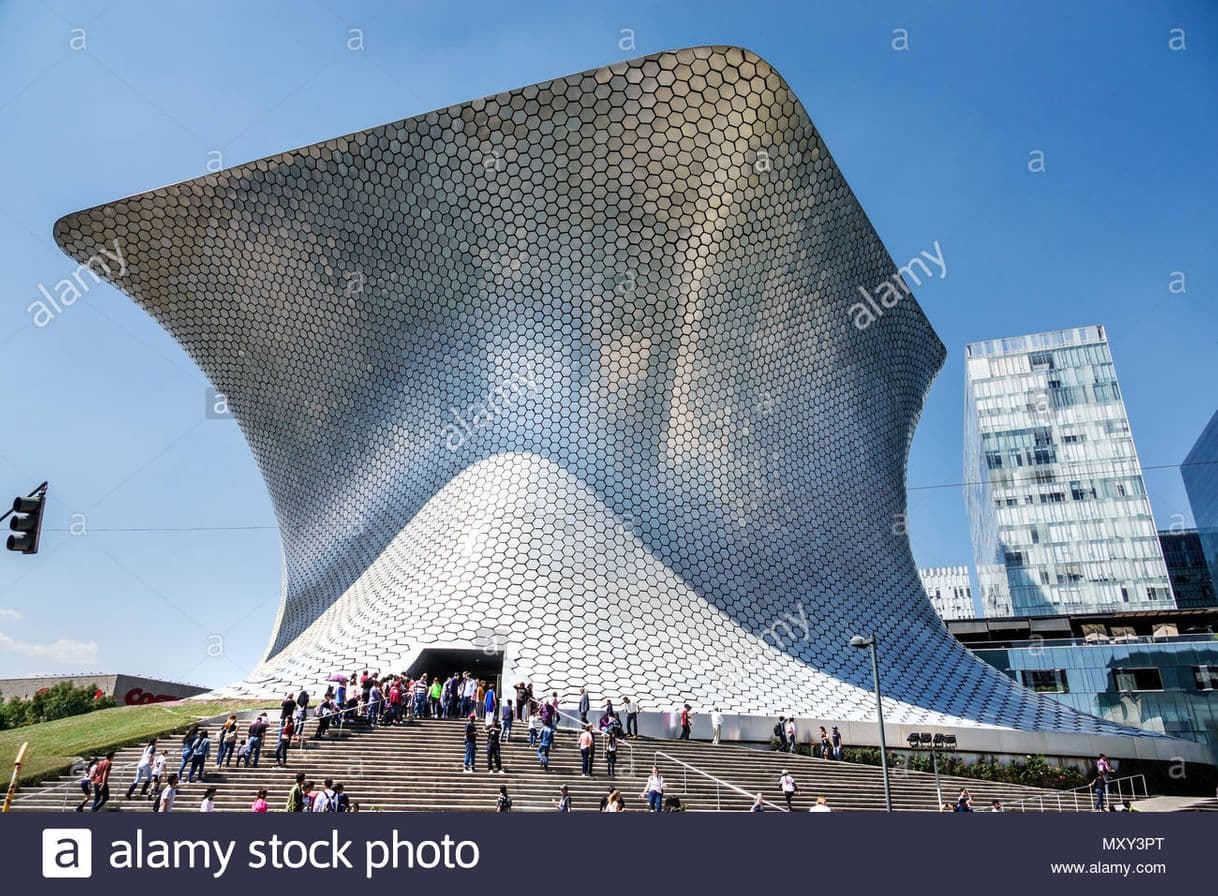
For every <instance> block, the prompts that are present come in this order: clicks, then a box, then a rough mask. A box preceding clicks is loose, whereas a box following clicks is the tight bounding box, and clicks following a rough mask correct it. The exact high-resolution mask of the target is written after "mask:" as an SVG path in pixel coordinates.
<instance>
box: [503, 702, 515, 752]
mask: <svg viewBox="0 0 1218 896" xmlns="http://www.w3.org/2000/svg"><path fill="white" fill-rule="evenodd" d="M500 715H501V716H502V717H503V741H504V743H507V742H508V741H509V740H511V739H512V719H514V718H515V716H516V713H515V711H514V710H513V709H512V701H511V700H504V701H503V712H501V713H500Z"/></svg>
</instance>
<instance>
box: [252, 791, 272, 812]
mask: <svg viewBox="0 0 1218 896" xmlns="http://www.w3.org/2000/svg"><path fill="white" fill-rule="evenodd" d="M266 793H267V792H266V790H265V789H263V790H259V791H258V794H257V796H255V797H254V802H253V805H251V806H250V811H251V812H265V811H267V809H268V808H269V807H268V806H267V804H266Z"/></svg>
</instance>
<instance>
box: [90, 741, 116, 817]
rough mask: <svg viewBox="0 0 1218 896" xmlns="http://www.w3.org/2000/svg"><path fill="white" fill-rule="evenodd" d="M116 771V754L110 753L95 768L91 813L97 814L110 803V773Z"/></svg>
mask: <svg viewBox="0 0 1218 896" xmlns="http://www.w3.org/2000/svg"><path fill="white" fill-rule="evenodd" d="M113 770H114V753H113V751H112V752H109V753H107V754H106V758H105V759H102V760H101V761H100V762H98V763H97V765H95V766H93V778H92V784H93V806H92V808H91V809H90V811H91V812H97V811H98V810H100V809H101V807H102V806H104V805H106V803H107V802H109V801H110V773H111V772H112V771H113Z"/></svg>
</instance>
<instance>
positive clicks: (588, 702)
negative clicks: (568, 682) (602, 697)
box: [579, 688, 592, 725]
mask: <svg viewBox="0 0 1218 896" xmlns="http://www.w3.org/2000/svg"><path fill="white" fill-rule="evenodd" d="M591 708H592V698H591V697H589V696H588V691H587V689H586V688H580V689H579V720H580V721H581V722H583V723H584V724H585V725H587V724H588V710H589V709H591Z"/></svg>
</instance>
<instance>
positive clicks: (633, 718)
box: [75, 670, 1129, 812]
mask: <svg viewBox="0 0 1218 896" xmlns="http://www.w3.org/2000/svg"><path fill="white" fill-rule="evenodd" d="M512 694H513V696H512V697H507V698H501V697H500V695H499V694H497V693H496V689H495V684H494V682H492V681H486V680H482V679H478V678H476V677H475V676H473V675H471V674H470V673H469V672H461V673H456V672H454V673H451V674H449V675H447V676H440V675H435V676H429V675H428V674H422V675H419V676H418V677H416V678H412V677H410V676H408V675H406V674H399V675H392V674H391V675H379V676H378V675H371V674H369V672H368V671H367V670H365V671H364V672H363V673H362V674H353V675H350V676H346V675H343V676H335V678H333V679H332V680H331V681H329V682H327V687H326V689H325V693H324V694H323V695H322V697H321V700H320V701H319V702H318V703H317V705H316V706H314V705H313V702H312V697H311V695H310V694H309V692H308V690H307V689H304V688H302V689H301V690H300V691H299V692H298V693H296V694H295V695H293V694H291V693H287V694H285V695H284V698H283V700H282V703H281V704H280V708H279V716H278V719H277V720H276V721H275V724H274V728H272V721H271V718H270V716H269V713H267V712H262V713H259V714H258V716H257V717H255V718H254V719H252V720H250V721H249V722H247V723H245V726H244V728H245V730H244V731H242V723H241V722H240V720H239V719H238V717H237V714H236V713H232V714H230V715H229V716H228V717H227V718H226V719H225V720H224V721H223V722H222V723H221V724H220V725H219V729H218V730H217V731H216V732H215V735H214V738H213V735H212V733H211V732H210V731H209V730H208V729H207V728H206V727H204V726H200V725H198V724H195V725H192V726H191V727H190V728H189V729H188V730H187V731H186V733H185V734H184V735H183V736H182V739H181V741H180V743H178V744H170V743H168V741H167V740H163V739H158V738H153V739H152V740H150V741H149V742H148V743H147V744H146V745H145V747H144V748H143V751H142V753H141V756H140V759H139V761H138V763H137V765H136V768H135V774H134V777H133V778H132V780H131V782H130V785H129V786H128V788H127V791H126V793H125V795H124V800H132V799H136V798H139V799H141V800H148V801H151V802H152V804H153V806H152V808H153V811H158V812H168V811H171V810H173V808H174V806H175V803H176V802H177V798H178V795H179V793H180V791H181V790H182V787H183V786H184V785H186V784H194V783H195V782H196V780H197V781H198V782H200V783H202V784H205V783H206V781H207V777H208V774H209V769H210V770H211V771H215V770H219V769H221V768H231V767H232V766H233V765H234V763H235V764H236V765H237V766H238V767H245V768H250V767H253V768H258V767H259V764H260V762H261V761H262V760H263V753H264V751H267V750H268V749H269V747H270V745H271V742H272V738H273V741H274V749H273V751H270V752H269V756H270V761H272V762H273V763H274V765H275V766H277V767H281V768H286V767H287V766H288V764H289V761H290V759H291V757H292V747H293V745H299V744H300V743H301V742H302V738H303V737H304V736H305V723H306V720H307V719H309V718H310V717H312V718H314V719H316V726H315V727H314V729H313V732H312V735H311V736H312V737H313V738H320V737H324V736H325V735H326V734H327V732H328V731H329V730H330V729H331V728H332V727H345V726H355V727H365V728H369V729H371V728H377V727H380V726H386V725H399V724H403V723H405V722H408V721H411V720H415V719H428V718H436V719H463V720H464V721H465V725H464V730H463V736H462V741H463V744H462V745H463V759H462V770H463V771H464V772H465V773H466V774H473V773H474V772H476V771H477V765H478V762H477V760H478V754H479V744H480V741H481V743H482V749H481V752H482V753H483V755H484V756H485V764H486V772H487V773H488V774H499V775H502V774H504V768H503V758H502V747H503V744H504V743H506V742H508V741H510V740H511V737H512V733H513V730H514V729H516V728H517V727H521V728H523V729H524V731H523V734H522V735H521V736H522V737H525V738H527V743H528V746H529V748H530V750H535V752H536V757H537V763H538V766H539V767H540V768H541V769H542V770H543V771H549V769H550V761H551V753H552V751H553V749H554V743H555V734H556V732H557V730H558V727H559V723H560V720H561V719H562V718H563V717H564V716H566V717H567V718H568V719H569V720H570V721H571V722H573V723H576V724H577V727H578V735H577V739H576V744H577V747H578V750H579V754H580V775H581V777H586V778H593V777H595V776H596V774H597V768H598V766H597V761H598V754H601V755H602V757H603V758H602V760H601V761H602V762H603V767H604V771H605V774H606V775H607V777H608V778H609V779H610V780H613V779H616V777H617V761H618V754H619V751H620V749H621V746H622V743H623V742H624V741H625V740H627V739H629V738H632V737H637V736H638V714H639V703H638V701H637V700H633V699H631V698H630V697H623V698H622V699H621V700H620V701H619V703H618V705H617V706H616V707H615V706H614V703H613V701H612V700H610V699H606V700H605V701H604V702H603V704H602V706H601V712H600V716H599V718H598V719H597V720H596V721H595V722H593V721H591V719H590V714H591V711H592V699H591V695H590V694H589V693H588V691H587V689H586V688H580V692H579V703H578V717H577V718H576V717H575V716H571V715H568V714H567V713H564V712H563V711H562V710H561V709H560V706H559V697H558V693H557V692H551V693H550V695H549V696H548V697H544V698H539V697H537V696H535V695H534V692H533V687H532V685H530V684H526V683H523V682H521V683H518V684H516V685H515V686H514V687H513V688H512ZM709 719H710V727H711V742H712V743H714V744H718V743H720V739H721V735H722V728H723V713H722V712H721V711H720V710H719V707H718V706H715V707H713V708H712V709H711V712H710V714H709ZM679 723H680V729H681V734H680V738H681V739H682V740H689V739H690V737H691V732H692V730H693V726H694V711H693V709H692V707H691V706H690V704H688V703H685V704H683V706H682V708H681V709H680V711H679ZM773 733H774V736H775V738H777V740H778V744H779V749H780V750H783V751H785V752H791V753H794V752H795V751H796V746H797V744H798V743H799V730H798V726H797V723H796V720H795V718H794V717H793V716H792V717H787V716H780V717H779V719H778V722H777V724H775V726H774V730H773ZM243 735H244V736H243ZM808 741H809V742H811V743H812V744H813V753H814V754H815V755H819V756H820V757H822V758H824V759H831V760H838V761H840V760H842V759H843V743H842V735H841V732H840V731H839V730H838V727H837V726H836V725H834V726H832V728H831V729H830V730H826V728H825V727H824V726H823V725H822V726H820V729H819V732H818V735H817V736H816V737H815V738H808ZM213 747H214V750H213ZM171 750H172V751H173V753H172V756H171ZM213 754H214V760H213V758H212V757H213ZM174 763H177V765H176V771H174V770H173V769H174ZM113 772H114V753H112V752H111V753H108V754H107V755H105V756H98V757H93V758H92V759H90V761H89V762H88V763H86V765H85V767H84V769H83V773H82V775H81V777H80V779H79V784H80V787H81V790H82V795H83V798H82V799H81V801H80V803H79V804H78V805H77V806H76V809H75V811H77V812H84V811H86V810H89V811H93V812H97V811H99V810H100V809H102V808H103V807H104V806H105V805H106V804H107V803H108V802H109V800H110V779H111V776H112V774H113ZM1112 780H1113V769H1112V765H1111V763H1110V762H1109V760H1108V759H1107V757H1106V756H1103V755H1101V756H1100V758H1099V760H1098V762H1097V764H1096V775H1095V778H1094V780H1093V781H1092V784H1091V790H1092V791H1093V793H1094V795H1095V804H1094V805H1095V809H1096V810H1097V811H1103V810H1104V809H1105V808H1107V809H1108V810H1109V811H1120V810H1121V809H1128V808H1129V806H1128V802H1127V801H1126V802H1125V804H1124V805H1123V806H1121V807H1119V808H1118V807H1116V806H1114V805H1113V804H1112V801H1111V800H1110V799H1109V797H1108V790H1109V787H1110V782H1111V781H1112ZM778 791H779V793H780V794H781V797H782V799H783V801H784V802H785V804H786V809H787V811H793V810H794V800H795V797H796V796H797V795H798V794H799V792H800V790H799V785H798V784H797V783H796V781H795V778H794V776H793V775H792V774H791V773H790V772H789V770H788V769H783V771H782V775H781V776H780V778H779V780H778ZM216 793H217V789H216V788H215V787H214V786H213V787H207V788H206V789H205V790H204V793H203V797H202V799H201V802H200V804H199V811H203V812H209V811H213V810H214V808H215V796H216ZM267 794H268V791H267V790H266V789H259V790H257V791H256V792H255V793H254V794H253V800H252V802H251V804H250V811H253V812H267V811H269V810H270V808H271V807H270V805H269V804H268V801H267ZM640 799H641V800H642V801H643V803H644V804H645V806H646V809H647V811H649V812H670V811H681V810H682V809H683V807H682V805H681V801H680V799H679V798H678V797H676V796H671V795H670V796H667V797H666V796H665V792H664V778H663V775H661V774H660V771H659V769H657V768H653V769H652V771H651V774H650V775H649V776H648V778H647V784H646V786H645V788H644V790H643V792H642V793H641V794H640ZM511 802H512V801H511V798H510V796H509V795H508V792H507V787H506V785H505V786H503V787H501V788H500V794H499V797H498V798H497V800H496V806H495V808H496V810H497V811H501V812H502V811H508V810H510V809H511ZM554 805H555V807H556V808H557V809H558V811H560V812H569V811H571V810H572V799H571V794H570V792H569V791H568V788H567V787H566V786H565V785H564V786H563V787H562V788H561V790H560V792H559V795H558V797H557V799H556V800H555V802H554ZM767 806H773V804H772V803H769V802H768V801H766V800H765V799H764V797H763V795H762V794H760V793H759V794H757V795H756V797H755V798H754V801H753V805H752V811H754V812H763V811H766V807H767ZM775 808H777V807H775ZM941 808H942V809H943V810H944V811H953V812H973V811H978V810H976V809H974V808H973V800H972V796H971V795H970V794H969V792H968V790H967V789H962V790H961V792H960V795H959V796H958V797H957V799H956V801H955V803H944V804H943V806H942V807H941ZM600 809H601V811H605V812H621V811H625V810H626V806H625V800H624V798H623V796H622V794H621V792H620V791H618V790H617V788H616V787H615V786H614V785H610V787H609V790H608V792H607V793H606V794H605V796H604V797H603V798H602V800H601V804H600ZM283 810H284V811H288V812H355V811H359V804H358V803H356V802H353V801H352V800H351V798H350V796H349V795H348V794H347V793H346V790H345V787H344V785H343V783H342V782H341V781H334V780H333V779H332V778H326V779H324V781H322V783H321V785H320V786H318V784H317V782H316V781H313V780H309V779H308V777H307V776H306V775H305V774H304V773H303V772H301V773H299V774H297V775H296V777H295V784H294V785H293V787H292V788H291V790H290V791H289V794H288V798H287V801H286V803H285V804H284V806H283ZM810 811H812V812H828V811H830V808H829V805H828V801H827V800H826V799H825V797H824V796H821V797H819V798H818V799H817V800H816V802H815V804H814V805H813V806H812V807H811V809H810ZM989 811H994V812H1001V811H1003V809H1002V805H1001V803H1000V802H999V801H998V800H994V801H993V802H992V804H991V806H990V808H989Z"/></svg>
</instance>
